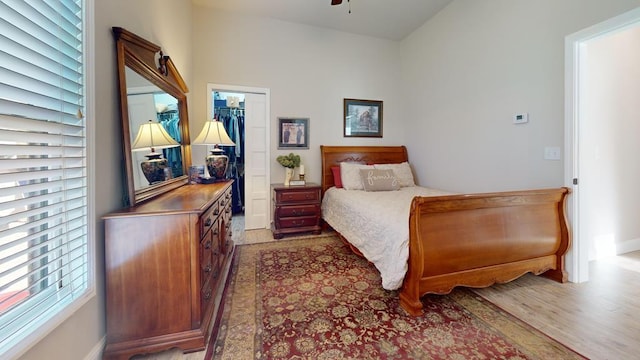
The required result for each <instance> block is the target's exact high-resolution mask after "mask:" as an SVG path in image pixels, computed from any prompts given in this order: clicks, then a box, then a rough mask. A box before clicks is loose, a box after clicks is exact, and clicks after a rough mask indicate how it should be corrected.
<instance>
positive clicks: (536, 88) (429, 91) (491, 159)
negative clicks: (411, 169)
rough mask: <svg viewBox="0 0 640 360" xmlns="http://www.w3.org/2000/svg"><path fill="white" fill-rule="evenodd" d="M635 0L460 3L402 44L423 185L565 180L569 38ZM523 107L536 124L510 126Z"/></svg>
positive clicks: (512, 185) (521, 185)
mask: <svg viewBox="0 0 640 360" xmlns="http://www.w3.org/2000/svg"><path fill="white" fill-rule="evenodd" d="M638 5H640V1H637V0H615V1H601V0H563V1H555V0H536V1H530V0H482V1H477V0H456V1H454V2H453V3H451V4H450V5H449V6H448V7H446V8H445V9H443V10H442V11H441V12H440V13H438V14H437V15H436V16H435V17H434V18H432V19H431V20H430V21H429V22H427V23H426V24H425V25H423V26H422V27H421V28H420V29H418V30H417V31H416V32H414V33H413V34H412V35H410V36H409V37H408V38H406V39H405V40H403V41H402V44H401V56H402V61H401V69H402V80H403V81H402V88H403V91H404V95H405V98H406V99H407V102H406V104H407V106H406V112H405V115H406V118H407V121H408V124H407V125H408V126H407V129H408V130H407V133H406V144H407V145H408V149H409V157H410V159H411V161H412V162H413V163H414V164H415V165H416V166H415V168H416V170H417V177H418V181H419V182H420V183H421V184H422V185H427V186H431V187H436V188H443V189H447V190H452V191H458V192H481V191H501V190H512V189H525V188H536V187H553V186H560V185H563V161H550V160H544V159H543V154H544V147H545V146H559V147H560V148H561V149H563V148H564V147H563V143H564V38H565V36H567V35H569V34H571V33H574V32H576V31H578V30H580V29H583V28H586V27H588V26H590V25H593V24H595V23H598V22H600V21H603V20H605V19H608V18H611V17H613V16H615V15H617V14H620V13H622V12H625V11H627V10H630V9H632V8H634V7H637V6H638ZM518 112H528V113H529V123H528V124H522V125H514V124H512V117H513V115H514V114H516V113H518Z"/></svg>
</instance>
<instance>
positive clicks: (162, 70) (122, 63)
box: [113, 27, 191, 206]
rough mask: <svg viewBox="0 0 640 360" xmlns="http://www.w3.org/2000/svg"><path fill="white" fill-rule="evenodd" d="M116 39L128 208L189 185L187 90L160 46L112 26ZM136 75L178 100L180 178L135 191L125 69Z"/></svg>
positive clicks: (189, 151) (189, 148)
mask: <svg viewBox="0 0 640 360" xmlns="http://www.w3.org/2000/svg"><path fill="white" fill-rule="evenodd" d="M113 36H114V38H115V40H116V56H117V67H118V80H119V87H118V88H119V92H120V118H121V120H122V147H123V152H124V161H125V180H126V181H125V182H126V187H127V198H126V199H125V203H126V204H127V205H129V206H135V205H136V204H138V203H140V202H142V201H145V200H148V199H151V198H153V197H155V196H158V195H161V194H164V193H165V192H167V191H170V190H173V189H175V188H178V187H180V186H183V185H185V184H187V183H188V179H189V177H188V169H189V167H190V166H191V145H190V139H189V114H188V112H187V95H186V93H187V92H188V91H189V90H188V88H187V86H186V84H185V82H184V80H183V79H182V77H181V76H180V73H178V70H177V69H176V67H175V66H174V64H173V62H172V61H171V59H170V58H169V56H166V55H163V54H162V50H161V48H160V46H158V45H156V44H154V43H152V42H150V41H147V40H145V39H143V38H141V37H139V36H137V35H135V34H133V33H131V32H129V31H127V30H125V29H123V28H121V27H113ZM127 67H128V68H129V69H131V70H133V71H134V72H136V73H137V74H138V75H140V76H141V77H143V78H144V79H146V80H148V81H149V82H151V83H152V84H153V85H155V86H157V87H158V88H160V89H161V90H162V91H165V92H166V93H167V94H169V95H171V96H173V97H174V98H176V99H177V100H178V113H179V116H180V120H179V124H180V125H179V126H180V136H181V147H180V148H181V156H182V168H183V175H182V176H178V177H175V178H172V179H168V180H165V181H163V182H161V183H158V184H153V185H149V186H147V187H144V188H142V189H136V188H135V183H134V178H133V177H134V171H133V166H134V164H133V158H132V152H131V135H130V131H131V127H130V122H129V104H128V97H127V79H126V71H125V69H126V68H127Z"/></svg>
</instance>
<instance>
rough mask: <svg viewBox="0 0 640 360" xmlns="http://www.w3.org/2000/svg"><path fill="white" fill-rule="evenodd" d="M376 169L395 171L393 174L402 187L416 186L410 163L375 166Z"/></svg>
mask: <svg viewBox="0 0 640 360" xmlns="http://www.w3.org/2000/svg"><path fill="white" fill-rule="evenodd" d="M374 167H375V168H376V169H388V170H393V173H394V174H395V175H396V177H397V178H398V183H399V184H400V187H409V186H416V183H415V181H414V179H413V172H411V166H409V163H408V162H406V161H405V162H403V163H400V164H375V165H374Z"/></svg>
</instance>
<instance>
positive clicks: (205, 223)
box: [204, 218, 212, 226]
mask: <svg viewBox="0 0 640 360" xmlns="http://www.w3.org/2000/svg"><path fill="white" fill-rule="evenodd" d="M211 221H212V220H211V218H207V220H206V221H205V222H204V226H211Z"/></svg>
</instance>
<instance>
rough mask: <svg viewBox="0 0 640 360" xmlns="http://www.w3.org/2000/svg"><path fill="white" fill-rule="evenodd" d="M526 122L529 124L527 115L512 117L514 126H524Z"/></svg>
mask: <svg viewBox="0 0 640 360" xmlns="http://www.w3.org/2000/svg"><path fill="white" fill-rule="evenodd" d="M528 122H529V114H527V113H521V114H515V115H514V116H513V123H514V124H524V123H528Z"/></svg>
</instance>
